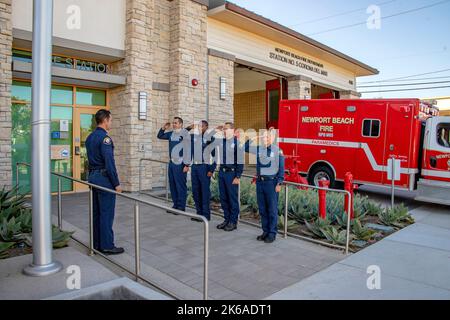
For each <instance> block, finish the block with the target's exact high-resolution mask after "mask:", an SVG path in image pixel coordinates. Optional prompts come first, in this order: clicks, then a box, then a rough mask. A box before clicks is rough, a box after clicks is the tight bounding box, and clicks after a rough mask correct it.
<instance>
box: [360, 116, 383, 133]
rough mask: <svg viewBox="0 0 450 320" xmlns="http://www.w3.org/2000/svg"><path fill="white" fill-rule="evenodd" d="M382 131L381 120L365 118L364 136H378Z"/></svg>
mask: <svg viewBox="0 0 450 320" xmlns="http://www.w3.org/2000/svg"><path fill="white" fill-rule="evenodd" d="M380 131H381V121H380V120H370V119H367V120H364V123H363V137H370V138H378V137H379V136H380Z"/></svg>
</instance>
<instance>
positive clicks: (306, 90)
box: [288, 76, 312, 100]
mask: <svg viewBox="0 0 450 320" xmlns="http://www.w3.org/2000/svg"><path fill="white" fill-rule="evenodd" d="M311 82H312V79H310V78H307V77H303V76H296V77H291V78H288V97H289V100H299V99H311V92H312V88H311Z"/></svg>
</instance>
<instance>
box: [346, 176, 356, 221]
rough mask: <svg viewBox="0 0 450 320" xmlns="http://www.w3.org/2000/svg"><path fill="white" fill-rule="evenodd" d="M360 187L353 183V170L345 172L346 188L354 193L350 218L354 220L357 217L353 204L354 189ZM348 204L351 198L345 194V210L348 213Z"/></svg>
mask: <svg viewBox="0 0 450 320" xmlns="http://www.w3.org/2000/svg"><path fill="white" fill-rule="evenodd" d="M357 188H358V185H356V184H354V183H353V174H352V173H351V172H347V173H346V174H345V178H344V189H345V190H346V191H348V192H350V194H351V195H352V203H351V204H350V211H351V212H350V219H351V220H353V219H354V218H355V211H354V206H353V202H354V201H353V200H354V194H353V193H354V191H355V190H356V189H357ZM348 205H349V199H348V194H346V195H345V204H344V206H345V208H344V210H345V212H346V213H347V214H349V213H348Z"/></svg>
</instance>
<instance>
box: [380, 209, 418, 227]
mask: <svg viewBox="0 0 450 320" xmlns="http://www.w3.org/2000/svg"><path fill="white" fill-rule="evenodd" d="M378 217H379V218H380V221H381V222H382V223H383V224H384V225H386V226H392V227H396V228H403V227H404V226H405V225H409V224H413V223H414V218H413V217H412V216H411V215H410V214H409V213H408V208H406V207H405V205H404V204H401V205H399V206H395V207H394V208H388V209H385V210H382V212H381V213H380V214H379V215H378Z"/></svg>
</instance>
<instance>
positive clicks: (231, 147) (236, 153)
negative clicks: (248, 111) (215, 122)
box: [217, 122, 244, 232]
mask: <svg viewBox="0 0 450 320" xmlns="http://www.w3.org/2000/svg"><path fill="white" fill-rule="evenodd" d="M218 129H220V128H218ZM223 134H224V138H223V141H221V145H220V146H219V154H220V167H219V191H220V203H221V205H222V210H223V212H224V217H225V221H224V222H223V223H222V224H220V225H218V226H217V229H219V230H225V231H227V232H231V231H234V230H236V229H237V224H238V220H239V214H240V206H239V184H240V179H241V176H242V174H243V172H244V157H243V152H241V151H242V149H241V147H240V144H239V141H238V139H237V138H236V136H235V131H234V124H233V123H231V122H228V123H226V124H225V126H224V127H223Z"/></svg>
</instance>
